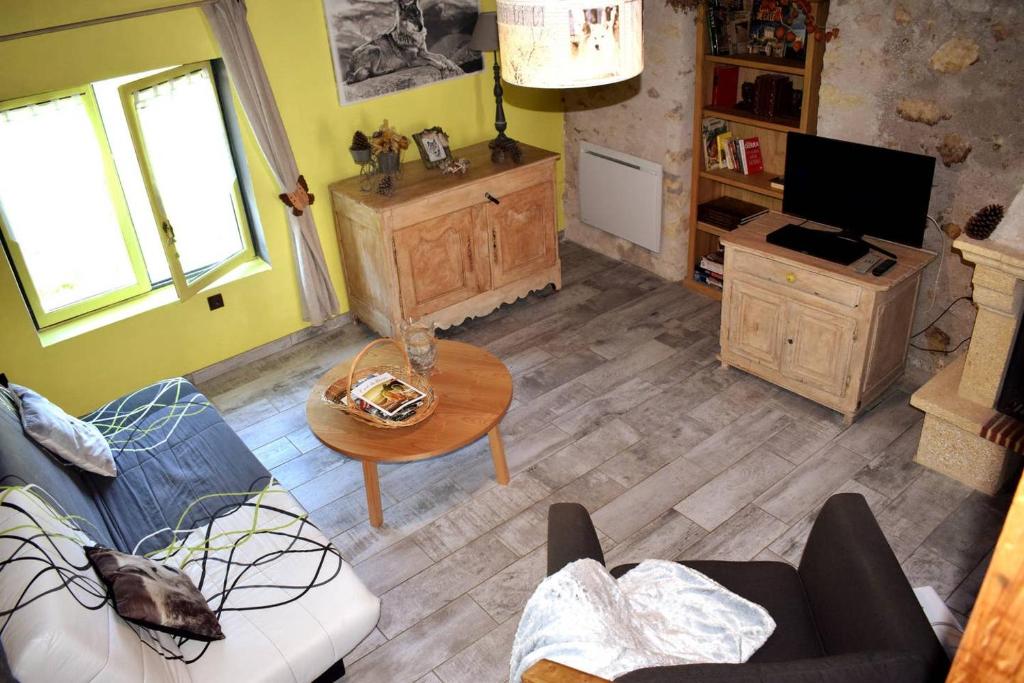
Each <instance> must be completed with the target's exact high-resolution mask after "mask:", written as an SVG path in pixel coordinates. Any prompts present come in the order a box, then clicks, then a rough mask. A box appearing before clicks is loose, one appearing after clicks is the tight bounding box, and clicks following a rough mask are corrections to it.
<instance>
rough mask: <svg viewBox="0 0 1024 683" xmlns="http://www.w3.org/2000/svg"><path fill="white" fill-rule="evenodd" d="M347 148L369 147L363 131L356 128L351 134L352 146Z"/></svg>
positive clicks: (368, 141)
mask: <svg viewBox="0 0 1024 683" xmlns="http://www.w3.org/2000/svg"><path fill="white" fill-rule="evenodd" d="M349 149H370V140H369V138H367V137H366V134H365V133H364V132H363V131H361V130H357V131H356V132H355V133H354V134H353V135H352V146H351V147H350V148H349Z"/></svg>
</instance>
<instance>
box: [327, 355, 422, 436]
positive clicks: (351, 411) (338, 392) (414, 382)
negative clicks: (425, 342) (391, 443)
mask: <svg viewBox="0 0 1024 683" xmlns="http://www.w3.org/2000/svg"><path fill="white" fill-rule="evenodd" d="M378 344H394V345H395V346H396V347H398V350H399V351H400V352H401V353H402V358H403V359H404V360H405V367H398V366H395V365H374V366H371V367H368V368H360V367H359V361H361V360H362V359H363V357H364V356H365V355H366V353H367V352H368V351H369V350H370V349H372V348H373V347H374V346H377V345H378ZM384 372H389V373H391V374H392V375H393V376H394V377H397V378H398V379H400V380H402V381H403V382H405V383H406V384H409V385H411V386H413V387H415V388H417V389H419V390H420V391H422V392H423V393H424V394H425V395H426V396H425V397H424V399H423V400H422V401H421V402H420V404H419V406H417V408H416V412H415V413H413V414H412V416H410V417H409V418H408V419H405V420H402V421H396V420H387V419H384V418H382V417H378V416H377V415H374V414H373V413H369V412H367V411H365V410H363V409H361V408H360V407H359V406H358V405H356V402H355V400H353V398H352V387H354V386H356V385H357V384H359V383H360V382H361V381H362V380H364V379H366V378H367V377H369V376H370V375H377V374H381V373H384ZM342 397H344V398H345V399H346V400H347V404H346V403H343V402H342V400H341V399H342ZM321 399H322V400H323V401H324V403H326V404H327V405H329V406H331V407H332V408H335V409H337V410H340V411H341V412H343V413H345V414H346V415H350V416H352V417H353V418H355V419H357V420H359V421H360V422H365V423H366V424H369V425H372V426H374V427H379V428H381V429H399V428H401V427H412V426H413V425H415V424H419V423H420V422H423V421H424V420H426V419H427V418H428V417H430V416H431V415H432V414H433V412H434V409H435V408H437V394H435V393H434V390H433V388H432V387H431V386H430V382H429V381H427V378H425V377H422V376H420V375H418V374H416V373H415V372H413V369H412V364H411V363H410V362H409V355H408V354H407V353H406V352H405V346H404V345H403V344H401V343H400V342H398V341H396V340H394V339H391V338H389V337H384V338H381V339H375V340H373V341H372V342H370V343H369V344H367V345H366V346H365V347H363V350H362V351H360V352H359V353H358V354H357V355H356V357H355V358H354V359H352V365H351V367H350V369H349V371H348V376H347V377H341V378H339V379H337V380H335V381H334V382H332V383H331V385H330V386H328V387H327V388H326V389H325V390H324V393H323V396H322V397H321Z"/></svg>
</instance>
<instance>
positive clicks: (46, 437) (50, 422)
mask: <svg viewBox="0 0 1024 683" xmlns="http://www.w3.org/2000/svg"><path fill="white" fill-rule="evenodd" d="M11 389H13V390H14V396H15V398H17V400H18V412H19V413H20V414H21V426H22V429H24V430H25V433H26V434H28V435H29V436H30V437H31V438H32V439H33V440H34V441H35V442H36V443H38V444H39V445H40V446H43V447H45V448H47V449H48V450H49V451H50V452H51V453H53V454H54V455H56V456H57V457H59V458H62V459H63V460H66V461H67V462H69V463H71V464H72V465H76V466H78V467H80V468H82V469H83V470H85V471H87V472H93V473H95V474H102V475H103V476H105V477H116V476H117V465H115V464H114V456H113V454H112V453H111V452H110V444H109V443H107V440H106V439H104V438H103V435H102V434H100V430H98V429H96V427H95V426H94V425H91V424H89V423H88V422H85V421H83V420H79V419H78V418H77V417H71V416H70V415H68V414H67V413H65V412H64V411H63V410H61V409H60V408H58V407H57V406H55V405H54V404H52V403H50V402H49V401H48V400H46V398H45V397H43V396H40V395H39V394H37V393H36V392H34V391H32V390H31V389H28V388H26V387H22V386H18V385H17V384H11Z"/></svg>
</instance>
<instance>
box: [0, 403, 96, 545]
mask: <svg viewBox="0 0 1024 683" xmlns="http://www.w3.org/2000/svg"><path fill="white" fill-rule="evenodd" d="M9 391H10V390H9V389H6V388H0V485H3V486H24V485H26V484H35V485H36V486H38V487H39V488H41V489H43V491H45V492H46V494H47V498H48V499H49V501H50V503H51V504H55V505H59V507H60V509H62V510H63V511H64V512H66V513H67V514H70V515H75V516H76V517H78V518H79V526H81V527H82V529H83V530H85V532H86V533H87V534H88V535H89V536H90V538H92V539H94V540H95V541H96V542H97V543H104V544H108V545H109V544H112V543H114V537H113V535H112V534H111V533H110V529H109V528H108V527H107V524H106V520H105V518H104V516H103V514H102V513H101V512H100V508H99V506H98V505H97V504H96V502H95V501H94V500H93V491H92V488H91V486H90V485H89V482H88V481H86V480H85V476H86V474H87V473H86V472H83V471H82V470H79V469H78V468H77V467H75V466H74V465H71V464H69V463H67V462H65V461H63V460H61V459H60V458H58V457H57V456H55V455H53V454H52V453H50V452H49V451H47V450H46V449H44V448H42V447H41V446H39V445H38V444H36V442H35V441H33V440H32V439H30V438H29V437H28V436H27V435H26V434H25V432H24V430H23V429H22V427H21V417H20V416H19V415H18V410H17V407H16V404H15V403H14V402H13V401H12V399H11V396H10V394H8V393H7V392H9ZM90 476H96V475H90ZM97 478H99V479H105V478H106V477H97Z"/></svg>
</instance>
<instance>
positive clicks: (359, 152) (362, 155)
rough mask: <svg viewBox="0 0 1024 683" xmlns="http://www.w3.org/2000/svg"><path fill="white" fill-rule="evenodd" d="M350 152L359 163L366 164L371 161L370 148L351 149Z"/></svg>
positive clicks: (353, 159)
mask: <svg viewBox="0 0 1024 683" xmlns="http://www.w3.org/2000/svg"><path fill="white" fill-rule="evenodd" d="M349 152H350V153H351V154H352V161H354V162H356V163H357V164H365V163H368V162H369V161H370V150H368V149H350V150H349Z"/></svg>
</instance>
